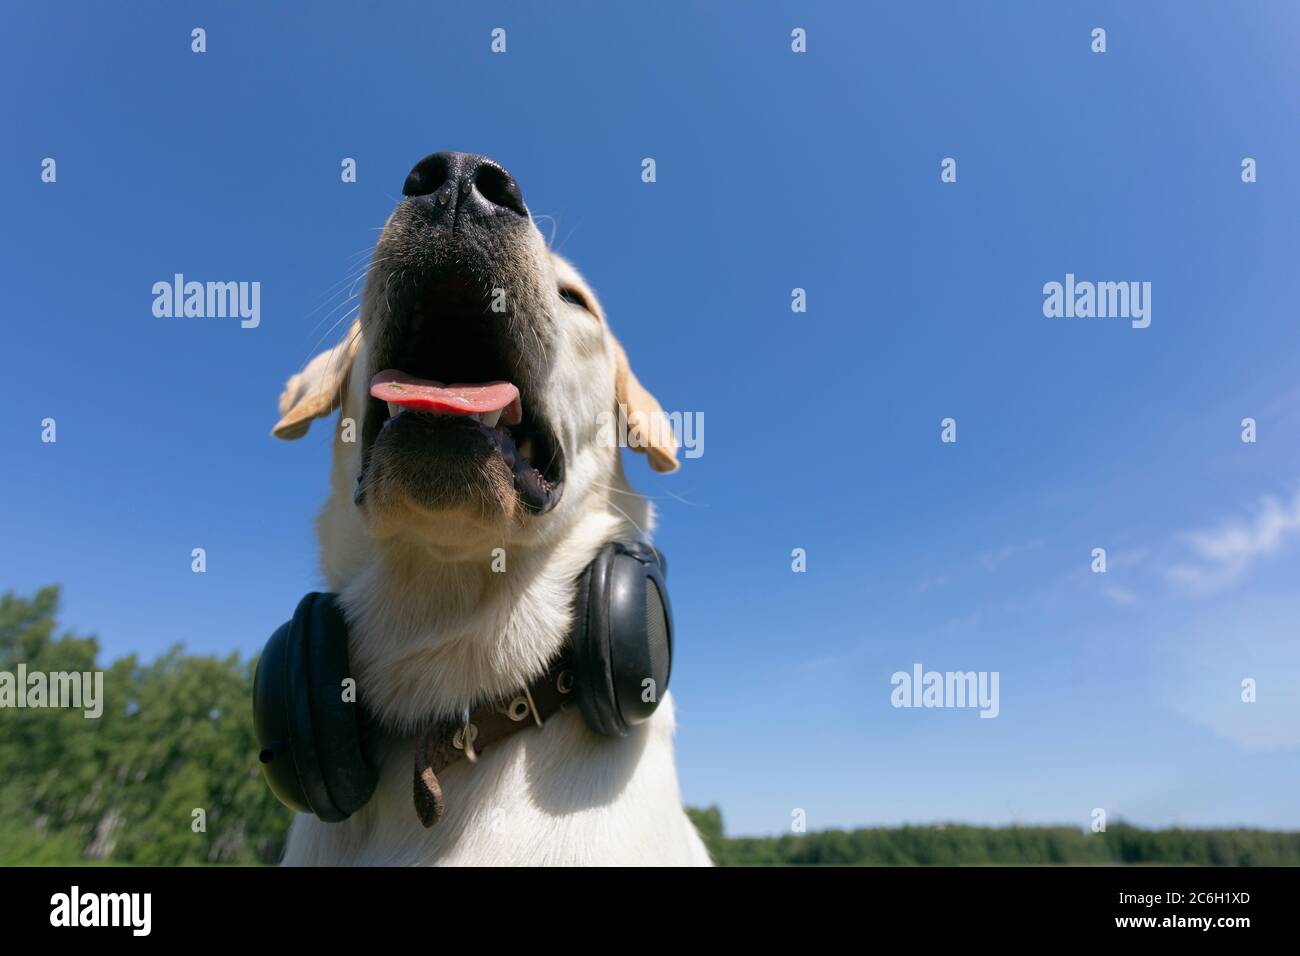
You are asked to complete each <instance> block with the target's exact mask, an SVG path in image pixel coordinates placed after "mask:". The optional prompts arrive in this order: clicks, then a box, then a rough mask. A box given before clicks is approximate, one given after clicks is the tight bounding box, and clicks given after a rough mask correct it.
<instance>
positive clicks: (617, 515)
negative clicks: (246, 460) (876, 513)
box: [272, 153, 710, 865]
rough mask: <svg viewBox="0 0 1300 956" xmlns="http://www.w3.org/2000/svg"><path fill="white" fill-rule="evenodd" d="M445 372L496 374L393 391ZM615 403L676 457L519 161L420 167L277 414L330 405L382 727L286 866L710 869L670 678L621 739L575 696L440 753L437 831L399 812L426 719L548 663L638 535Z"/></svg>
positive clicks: (358, 657)
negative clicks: (537, 214) (600, 570)
mask: <svg viewBox="0 0 1300 956" xmlns="http://www.w3.org/2000/svg"><path fill="white" fill-rule="evenodd" d="M446 382H451V383H486V384H471V385H470V386H466V387H464V388H463V389H462V390H463V391H464V393H465V394H466V395H468V396H469V398H467V399H466V402H467V403H468V404H467V405H466V407H465V409H461V412H462V413H460V414H446V413H438V411H437V410H436V409H435V410H434V411H429V410H417V408H416V406H420V404H421V403H419V402H414V401H412V402H408V404H406V405H403V404H402V403H401V402H400V401H399V402H398V403H394V404H389V403H388V402H387V401H385V400H384V396H392V395H394V394H399V395H401V394H420V395H425V396H428V395H434V396H435V397H437V396H444V397H445V390H442V391H439V390H437V389H435V388H434V386H435V385H437V384H438V383H446ZM376 383H378V384H376ZM395 383H396V384H397V385H398V387H399V389H400V388H401V387H403V384H402V383H406V384H405V387H406V388H407V389H408V391H407V392H405V393H400V392H399V393H395V392H393V391H392V388H391V386H392V385H393V384H395ZM429 383H432V384H429ZM503 386H510V387H511V388H513V389H517V395H516V394H515V393H514V392H511V390H510V388H504V387H503ZM457 387H458V388H461V386H457ZM425 404H426V405H427V404H428V403H425ZM433 404H435V405H436V404H437V403H436V402H434V403H433ZM620 406H621V408H622V411H623V413H624V414H626V416H627V420H628V421H629V422H632V423H633V424H637V423H639V424H640V425H641V426H642V428H641V429H640V433H641V434H642V435H643V436H644V440H643V441H641V442H640V444H641V445H642V447H640V448H638V449H637V450H638V451H641V452H644V453H645V454H646V455H647V456H648V459H649V463H650V465H651V466H652V468H654V469H655V470H656V471H660V472H668V471H672V470H675V469H676V468H677V446H676V442H675V439H674V437H673V434H672V429H671V428H670V427H668V426H667V422H666V420H665V416H664V413H663V410H662V408H661V407H660V405H659V403H658V402H657V401H656V400H655V398H654V396H653V395H651V394H650V392H648V391H647V390H646V389H645V388H644V387H643V386H642V385H641V383H640V382H639V381H638V379H637V378H636V376H635V375H634V374H633V372H632V369H631V368H630V366H629V364H628V359H627V356H626V354H625V353H624V351H623V349H622V347H621V346H620V345H619V343H618V342H617V341H616V340H615V338H614V337H613V335H612V333H611V332H610V328H609V325H608V322H607V321H606V318H605V314H604V312H603V310H602V309H601V306H600V303H599V301H598V300H597V298H596V296H595V294H594V293H593V292H592V290H591V288H590V287H589V286H588V285H587V283H586V282H584V281H583V279H582V277H581V276H580V275H579V274H578V272H577V270H576V269H574V267H573V266H572V265H570V264H569V263H568V262H566V261H565V260H564V259H562V258H561V257H560V256H558V255H556V254H555V253H554V252H552V251H551V250H550V249H549V247H548V244H547V242H546V241H545V240H544V238H543V237H542V235H541V233H540V231H539V230H538V229H537V227H536V225H535V224H534V222H533V220H532V217H531V215H530V213H529V211H528V208H527V207H526V206H525V205H524V201H523V196H522V194H521V192H520V189H519V186H518V184H517V183H516V181H515V180H514V178H513V177H512V176H511V175H510V174H509V173H508V172H507V171H506V170H505V169H504V168H503V167H502V166H501V165H500V164H498V163H496V162H494V161H492V160H490V159H487V158H486V157H483V156H478V155H472V154H465V153H434V154H432V155H431V156H428V157H426V158H424V159H423V160H421V161H420V162H419V163H417V164H416V166H415V167H414V168H413V169H412V170H411V173H410V175H409V176H408V177H407V180H406V184H405V186H404V188H403V198H402V200H401V201H400V202H399V203H398V205H397V207H396V208H395V209H394V211H393V212H392V214H391V215H390V216H389V217H388V220H387V222H386V223H385V225H384V227H383V229H382V232H381V234H380V237H379V240H378V243H377V244H376V247H375V251H374V254H373V257H372V259H371V263H370V267H369V271H368V273H367V276H366V280H365V284H364V287H363V292H362V298H361V307H360V313H359V318H358V319H357V320H356V321H355V322H354V323H353V324H352V327H351V329H350V330H349V332H348V334H347V335H346V336H345V337H344V339H343V341H342V342H341V343H340V344H339V345H338V346H337V347H335V348H333V349H331V350H329V351H327V352H324V353H322V354H320V355H318V356H316V357H315V358H314V359H312V361H311V362H310V363H309V364H308V365H307V366H306V368H305V369H304V370H303V371H302V372H300V373H298V374H296V375H293V376H292V377H291V378H290V379H289V380H288V382H287V384H286V385H285V388H284V391H283V394H282V395H281V397H280V413H281V417H280V420H279V422H278V423H277V424H276V425H275V427H274V429H273V431H272V434H274V435H275V436H277V437H279V438H283V439H296V438H300V437H301V436H302V435H304V434H305V433H306V432H307V430H308V428H309V426H310V425H311V422H312V421H313V420H314V419H317V418H323V417H326V416H329V415H331V414H332V413H333V412H334V411H335V409H338V410H339V425H338V428H336V431H335V436H334V442H333V464H332V468H331V472H330V493H329V497H328V500H327V501H326V504H325V506H324V508H323V510H322V511H321V512H320V515H319V517H318V519H317V523H316V527H317V535H318V538H319V542H320V550H321V557H322V569H323V573H324V577H325V580H326V582H327V583H328V586H329V588H330V590H331V591H333V592H336V593H337V595H338V602H339V606H340V607H341V609H342V611H343V613H344V615H345V617H346V619H347V623H348V633H349V656H350V660H351V664H352V673H353V674H354V676H355V678H356V685H357V688H358V689H359V692H360V694H361V695H362V697H363V698H364V701H365V704H366V707H367V710H368V712H369V713H370V714H372V715H373V718H374V719H376V720H377V721H379V723H380V724H381V725H382V726H383V727H384V729H385V731H386V734H385V736H384V742H383V745H382V748H381V751H380V756H379V758H378V761H377V763H378V774H379V783H378V785H377V788H376V791H375V793H374V795H373V796H372V797H371V799H370V800H369V802H368V803H367V804H366V805H365V806H364V807H362V809H361V810H359V811H358V812H356V813H355V814H354V815H353V816H351V817H349V818H348V819H347V820H346V821H344V822H340V823H324V822H322V821H320V820H318V819H317V818H316V817H314V816H312V815H310V814H301V813H300V814H298V815H297V816H296V817H295V819H294V822H293V824H292V826H291V828H290V832H289V837H288V842H287V846H286V850H285V855H284V860H283V862H284V863H285V864H287V865H349V864H351V865H432V864H444V865H641V864H663V865H708V864H709V862H710V861H709V856H708V853H707V851H706V850H705V847H704V845H703V842H702V841H701V839H700V837H699V834H698V833H697V832H696V830H695V828H694V826H693V825H692V823H691V822H690V820H689V818H688V817H687V815H686V813H685V810H684V808H683V806H682V801H681V796H680V792H679V788H678V781H677V772H676V767H675V763H674V756H673V744H672V738H673V730H674V716H673V702H672V698H671V694H669V693H667V692H665V693H664V694H663V696H662V700H661V702H660V704H659V707H658V709H657V710H655V711H654V713H653V715H652V716H651V717H650V719H649V720H647V721H646V722H645V723H642V724H639V725H637V726H635V727H634V728H632V731H631V732H630V733H629V734H628V735H627V736H625V737H603V736H601V735H598V734H596V733H594V732H593V731H592V730H590V729H589V728H588V727H587V726H586V725H585V724H584V722H583V719H582V717H581V715H580V714H578V713H577V712H576V711H577V708H575V707H568V708H565V709H563V710H561V711H559V712H558V713H556V714H554V715H552V716H551V717H550V718H549V719H548V720H546V722H545V724H544V726H541V727H529V728H528V729H526V730H522V731H521V732H519V733H515V734H512V735H511V736H509V737H508V738H506V739H505V740H503V741H501V742H498V743H496V744H495V745H494V746H493V747H491V748H487V749H486V751H485V752H484V753H482V754H481V755H479V757H478V759H477V760H476V761H475V762H469V761H467V760H460V761H459V762H457V763H454V764H452V765H451V766H449V767H447V768H446V769H445V770H442V771H441V772H440V773H439V777H440V782H441V787H442V791H443V793H444V794H445V797H446V812H445V816H444V817H443V818H442V819H441V821H440V822H439V823H438V824H437V825H436V826H432V827H428V828H426V827H425V826H422V825H421V821H420V820H419V819H418V818H417V815H416V813H415V812H414V810H413V809H412V796H411V793H412V784H411V767H412V756H411V755H412V752H413V750H414V748H415V747H416V746H417V744H418V741H419V739H420V734H421V733H422V731H423V730H424V729H425V728H426V727H427V726H429V724H430V722H433V721H439V720H443V721H447V720H454V719H456V718H457V717H458V716H461V715H463V714H465V713H466V712H467V711H468V709H470V708H473V707H474V706H476V705H477V704H481V703H482V702H483V701H485V700H496V699H502V698H505V697H507V696H508V695H510V694H512V693H516V692H518V689H519V688H521V687H526V686H528V684H529V682H530V681H533V680H534V679H536V678H537V677H538V676H539V675H541V674H543V673H545V672H546V668H547V666H548V662H550V661H551V660H552V659H553V658H555V656H556V655H557V654H558V653H560V652H561V650H562V649H563V647H564V644H565V640H566V636H567V635H568V633H569V628H570V623H571V616H572V605H573V600H574V589H575V581H576V580H577V579H578V577H579V575H580V574H581V572H582V571H583V569H584V568H585V567H586V566H587V565H588V563H589V562H591V561H592V559H593V558H594V557H595V556H596V555H597V553H598V552H600V551H601V550H602V548H604V547H605V546H606V545H607V544H609V543H610V542H613V541H619V540H628V539H631V538H634V537H636V536H638V535H644V534H646V533H648V532H649V531H650V530H651V528H652V525H653V513H652V508H651V506H650V505H649V503H648V502H647V501H645V500H644V499H643V498H641V497H640V496H638V495H637V494H636V493H635V492H634V491H633V489H632V488H631V486H630V484H629V483H628V481H627V479H626V477H625V475H624V471H623V466H622V461H621V458H620V450H619V447H618V444H617V443H616V442H611V441H609V440H608V430H607V429H605V428H602V423H605V422H608V420H609V418H610V415H611V413H614V412H615V410H616V409H619V408H620ZM421 407H423V406H421ZM468 408H473V409H482V410H481V411H474V412H473V413H472V415H471V414H465V413H464V411H465V410H466V409H468ZM512 422H513V424H511V423H512Z"/></svg>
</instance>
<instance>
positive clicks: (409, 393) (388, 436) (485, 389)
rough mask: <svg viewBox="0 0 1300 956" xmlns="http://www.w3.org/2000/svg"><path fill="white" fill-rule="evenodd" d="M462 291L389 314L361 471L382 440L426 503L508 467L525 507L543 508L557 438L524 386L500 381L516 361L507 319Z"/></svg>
mask: <svg viewBox="0 0 1300 956" xmlns="http://www.w3.org/2000/svg"><path fill="white" fill-rule="evenodd" d="M457 285H459V284H457ZM461 291H463V290H462V289H461V288H454V289H453V290H452V293H450V294H449V293H448V290H447V289H446V288H445V287H444V288H442V289H435V290H432V301H434V302H435V303H436V306H435V307H425V308H418V309H416V310H413V312H412V313H411V314H408V315H406V316H405V317H396V318H397V319H398V322H397V330H396V334H395V336H394V338H393V341H392V343H391V344H390V345H389V347H388V348H387V349H385V353H386V354H385V356H384V357H383V358H381V359H379V364H380V365H381V366H382V365H391V366H392V367H389V368H385V369H384V370H383V371H381V372H379V373H377V374H376V375H374V376H373V377H372V378H371V380H370V400H369V402H368V403H367V407H366V416H365V424H364V426H363V430H362V432H363V435H362V441H363V461H364V462H365V465H363V470H364V468H367V467H369V463H370V461H371V459H372V457H373V456H372V454H371V452H372V450H373V449H375V448H378V447H384V448H385V454H384V456H383V457H384V462H383V467H384V469H385V470H386V471H388V470H392V471H395V472H398V473H399V474H398V475H397V476H396V477H397V480H400V481H401V482H402V483H403V485H405V486H406V487H407V488H408V489H410V490H411V491H413V492H414V493H415V494H416V495H417V497H419V498H421V499H423V500H425V501H426V502H427V503H430V504H438V503H443V502H448V503H449V502H453V501H456V500H458V499H461V498H463V497H466V496H467V495H473V494H474V493H476V489H475V488H473V487H469V486H472V485H474V484H482V483H484V482H485V481H486V482H487V483H489V484H493V483H500V482H503V481H505V480H506V478H505V476H506V475H509V481H510V482H512V483H513V487H514V491H515V493H516V494H517V495H518V497H519V500H520V502H521V503H522V504H523V506H524V507H525V508H527V509H528V510H529V511H531V512H534V513H537V514H541V513H544V512H547V511H549V510H550V509H551V508H553V507H554V506H555V504H556V502H557V501H558V500H559V497H560V492H561V490H562V488H563V479H564V462H563V455H562V453H561V451H560V443H559V441H558V440H557V438H556V436H555V433H554V431H553V430H552V429H551V428H550V426H549V425H548V423H547V422H546V421H545V420H544V419H543V417H542V416H541V415H540V414H539V412H538V410H537V409H535V408H531V407H530V403H529V402H528V398H527V393H526V390H525V389H523V388H521V387H520V384H516V382H514V381H510V380H509V379H510V378H516V379H517V380H518V378H517V375H516V373H515V369H514V368H512V366H516V367H517V365H518V362H517V361H512V360H511V355H512V353H514V352H515V351H516V350H515V349H514V348H512V347H510V346H509V344H508V339H507V336H506V335H505V332H506V328H507V326H508V323H507V322H506V321H505V320H504V319H503V317H502V316H499V315H493V314H491V313H486V314H485V312H484V309H483V305H482V304H481V303H478V302H474V303H466V302H465V301H464V298H463V296H460V295H456V294H454V293H456V292H461ZM429 296H430V293H428V292H426V295H425V296H422V297H421V298H422V299H423V301H424V302H426V303H427V302H429V301H431V299H430V297H429ZM521 384H522V383H521ZM361 490H362V489H361V488H358V496H359V498H360V493H361Z"/></svg>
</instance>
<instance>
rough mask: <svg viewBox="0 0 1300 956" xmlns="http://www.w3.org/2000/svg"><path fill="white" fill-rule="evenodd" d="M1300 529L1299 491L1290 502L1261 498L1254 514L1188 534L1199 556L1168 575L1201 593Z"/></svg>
mask: <svg viewBox="0 0 1300 956" xmlns="http://www.w3.org/2000/svg"><path fill="white" fill-rule="evenodd" d="M1298 533H1300V491H1297V492H1296V493H1295V495H1294V496H1293V497H1292V498H1291V501H1290V502H1285V501H1278V500H1277V499H1276V498H1273V497H1266V498H1263V499H1261V501H1260V503H1259V506H1258V507H1257V509H1256V513H1255V515H1254V517H1253V518H1251V519H1249V520H1244V521H1243V520H1241V519H1232V520H1229V521H1226V522H1224V523H1223V524H1221V525H1220V526H1219V527H1218V528H1216V529H1214V530H1212V531H1194V532H1192V533H1191V534H1188V535H1186V541H1187V544H1188V545H1189V546H1190V547H1191V549H1192V551H1193V552H1194V553H1195V555H1196V560H1194V561H1190V562H1182V563H1179V564H1175V565H1173V566H1172V567H1171V568H1169V570H1168V572H1167V573H1168V576H1169V579H1170V580H1171V581H1172V582H1174V583H1175V584H1177V585H1179V586H1180V587H1183V588H1186V589H1187V590H1189V591H1193V592H1195V593H1198V594H1202V593H1206V592H1210V591H1216V590H1219V589H1220V588H1222V587H1225V586H1226V585H1228V584H1231V583H1232V582H1234V581H1236V580H1237V579H1238V578H1240V577H1241V575H1242V574H1243V573H1245V571H1246V570H1247V569H1248V568H1249V567H1250V566H1251V564H1252V563H1254V562H1255V560H1256V559H1258V558H1261V557H1266V556H1268V555H1271V554H1274V553H1276V552H1277V551H1278V550H1280V549H1281V548H1282V547H1283V545H1284V544H1285V543H1286V542H1287V540H1288V539H1290V538H1292V537H1295V536H1296V535H1297V534H1298Z"/></svg>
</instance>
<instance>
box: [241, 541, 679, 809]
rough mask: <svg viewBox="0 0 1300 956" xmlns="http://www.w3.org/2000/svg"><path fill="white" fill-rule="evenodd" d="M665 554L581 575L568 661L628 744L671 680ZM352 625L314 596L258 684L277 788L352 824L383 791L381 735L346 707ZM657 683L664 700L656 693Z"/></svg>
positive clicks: (592, 718) (629, 557)
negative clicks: (377, 749) (378, 789)
mask: <svg viewBox="0 0 1300 956" xmlns="http://www.w3.org/2000/svg"><path fill="white" fill-rule="evenodd" d="M666 574H667V566H666V564H665V562H664V559H663V556H662V555H661V554H660V553H659V552H658V551H657V550H656V549H655V548H654V547H653V546H652V545H650V544H649V543H647V542H644V541H632V542H619V541H615V542H613V543H611V544H608V545H606V546H605V547H604V549H603V550H602V551H601V552H600V554H598V555H597V556H596V559H595V560H594V561H592V562H591V564H589V565H587V567H586V569H585V570H584V571H583V572H582V575H581V577H579V578H578V586H577V592H576V595H575V598H574V607H573V630H572V631H571V633H570V634H569V647H568V653H569V656H570V660H571V664H572V667H573V672H574V682H575V690H576V692H577V699H578V706H579V708H580V709H581V711H582V716H583V718H584V720H585V721H586V723H587V726H588V727H590V728H591V729H592V730H594V731H596V732H597V733H600V734H605V735H607V736H623V735H625V734H627V733H628V731H629V730H630V729H631V728H632V727H633V726H634V725H636V724H639V723H641V722H642V721H644V720H646V719H647V718H649V717H650V715H651V714H653V713H654V711H655V708H656V707H658V706H659V700H660V699H661V698H662V696H663V692H664V691H665V690H667V689H668V678H669V675H670V674H671V672H672V656H673V618H672V609H671V608H670V607H669V605H668V589H667V587H666V586H665V584H664V577H665V575H666ZM350 676H351V669H350V667H349V664H348V626H347V621H345V620H344V618H343V612H342V611H341V610H339V606H338V601H337V598H336V596H335V595H333V594H321V593H317V592H312V593H311V594H308V595H307V596H306V597H304V598H303V599H302V601H300V602H299V604H298V609H297V610H296V611H294V612H293V619H292V620H291V621H289V622H287V623H285V624H283V625H281V626H280V628H279V629H278V630H276V632H275V633H274V634H272V635H271V639H270V640H269V641H267V642H266V647H265V649H263V651H262V656H261V658H260V659H259V660H258V662H257V672H256V675H255V676H254V678H253V725H254V728H255V731H256V734H257V740H258V746H259V747H260V748H261V753H260V754H259V759H260V760H261V763H262V772H263V774H265V776H266V782H267V783H268V784H269V785H270V787H271V790H272V792H273V793H274V794H275V795H276V797H278V798H279V800H280V802H281V803H283V804H284V805H285V806H287V807H289V808H290V809H291V810H298V811H303V812H308V813H313V814H315V815H316V816H318V817H319V818H320V819H322V820H324V821H326V822H327V823H337V822H339V821H341V820H346V819H347V818H348V817H350V816H351V815H352V814H354V813H356V812H357V811H358V810H360V809H361V808H362V807H363V806H365V804H366V802H367V801H368V800H369V799H370V796H371V794H373V793H374V790H375V785H376V784H377V783H378V779H379V777H378V770H377V768H376V766H375V763H374V759H373V754H372V747H371V744H372V742H373V736H374V735H375V734H376V733H377V728H375V727H373V726H372V725H371V721H370V720H369V718H368V717H367V716H366V714H365V711H364V709H362V708H360V707H358V705H357V704H356V703H352V702H349V701H345V700H344V699H343V693H342V687H343V681H344V680H345V679H347V678H348V677H350ZM647 680H653V681H654V684H653V685H651V686H652V687H653V689H654V693H652V694H649V695H647V694H645V693H644V690H645V682H646V681H647Z"/></svg>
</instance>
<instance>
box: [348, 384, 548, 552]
mask: <svg viewBox="0 0 1300 956" xmlns="http://www.w3.org/2000/svg"><path fill="white" fill-rule="evenodd" d="M386 411H387V410H386V409H385V408H384V407H383V406H382V403H380V407H379V408H377V409H371V410H370V412H368V414H370V413H371V412H373V413H374V414H376V415H380V414H384V415H385V418H384V421H383V423H382V425H381V426H380V428H379V430H378V433H377V434H376V435H375V436H374V438H373V440H372V441H371V443H370V446H369V456H368V457H369V461H368V464H367V466H366V470H365V471H366V473H365V476H364V479H363V481H362V482H360V483H359V484H358V486H357V492H356V504H357V505H358V507H360V508H361V510H362V512H363V515H364V516H365V517H366V519H367V521H368V523H369V524H370V525H371V527H372V530H373V531H374V532H375V533H376V535H377V536H379V537H385V538H386V537H391V536H394V535H400V534H402V533H403V532H406V531H411V532H413V533H415V534H417V535H419V536H421V537H423V538H428V537H429V536H430V535H431V534H433V535H434V536H435V537H445V536H450V537H453V538H461V539H463V538H464V536H465V535H467V534H469V533H471V532H472V531H474V530H475V529H477V530H478V531H480V532H482V533H483V534H486V535H488V536H493V537H494V538H495V540H498V541H499V540H501V538H500V536H501V535H502V533H503V532H508V531H509V530H510V529H517V528H519V527H520V526H521V525H524V524H526V523H528V522H529V521H530V520H536V519H538V518H540V517H541V516H542V515H545V514H547V513H548V512H550V511H551V510H552V509H553V508H554V507H555V506H556V504H557V503H558V502H559V499H560V494H561V492H562V490H563V481H562V480H561V479H560V478H559V477H558V476H557V475H554V474H552V473H551V472H550V471H549V470H547V469H538V468H535V467H534V466H533V465H532V463H531V461H530V460H529V458H528V457H527V455H528V454H534V455H535V454H537V450H538V449H542V448H547V444H548V443H549V442H550V441H552V439H551V438H550V437H549V436H546V437H542V436H541V435H540V434H539V432H540V430H541V429H540V426H539V424H538V423H537V422H536V420H535V419H531V418H530V419H528V420H526V421H525V422H523V423H521V424H520V425H519V426H516V427H512V428H507V427H506V426H504V425H502V426H499V427H491V428H490V427H488V426H487V425H485V424H483V423H482V422H480V421H477V420H475V419H473V418H470V417H466V416H447V415H431V414H424V413H421V412H413V411H402V412H400V413H399V414H397V415H386ZM521 444H522V445H523V448H522V449H521V448H520V445H521ZM439 532H441V533H439ZM431 543H432V542H431ZM462 543H464V544H467V545H468V544H470V543H471V542H470V541H468V540H463V542H462Z"/></svg>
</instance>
